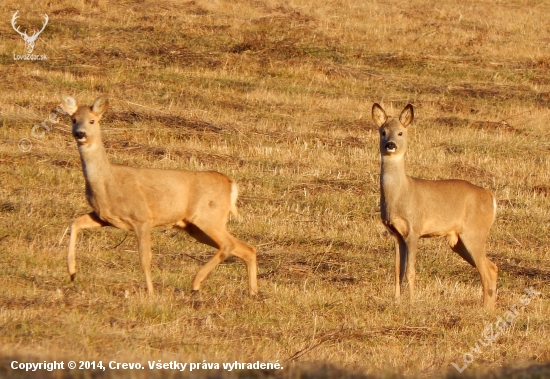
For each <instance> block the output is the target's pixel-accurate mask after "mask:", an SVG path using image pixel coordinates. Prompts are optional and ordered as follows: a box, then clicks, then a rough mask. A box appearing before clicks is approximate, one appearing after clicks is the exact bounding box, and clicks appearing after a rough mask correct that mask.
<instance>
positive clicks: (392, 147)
mask: <svg viewBox="0 0 550 379" xmlns="http://www.w3.org/2000/svg"><path fill="white" fill-rule="evenodd" d="M395 149H397V145H396V144H395V142H391V141H390V142H388V143H387V144H386V150H395Z"/></svg>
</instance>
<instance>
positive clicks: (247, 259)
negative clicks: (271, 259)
mask: <svg viewBox="0 0 550 379" xmlns="http://www.w3.org/2000/svg"><path fill="white" fill-rule="evenodd" d="M219 229H221V228H218V229H216V228H214V227H208V226H206V225H201V226H198V225H196V224H188V225H187V226H186V227H185V230H186V231H187V232H188V233H189V234H190V235H191V236H192V237H193V238H195V239H196V240H197V241H199V242H202V243H204V244H206V245H209V246H212V247H215V248H217V249H219V250H218V252H217V253H216V254H215V255H214V256H213V257H212V258H211V259H210V260H209V261H208V262H206V264H205V265H204V266H203V267H201V269H200V270H199V271H198V272H197V274H196V275H195V278H194V279H193V284H192V289H193V291H198V290H199V289H200V285H201V283H202V281H203V280H204V279H206V277H207V276H208V274H210V272H211V271H212V270H213V269H214V268H216V266H218V265H219V264H220V263H222V262H223V261H224V260H226V259H227V258H228V257H229V256H230V255H235V256H236V257H239V258H240V259H242V260H243V261H244V263H245V264H246V268H247V272H248V282H249V284H248V285H249V289H250V294H251V295H256V294H257V293H258V284H257V267H256V250H255V249H254V248H253V247H252V246H250V245H247V244H245V243H244V242H241V241H239V240H238V239H237V238H235V237H233V236H232V235H231V234H229V232H227V230H225V227H224V228H223V230H222V231H219Z"/></svg>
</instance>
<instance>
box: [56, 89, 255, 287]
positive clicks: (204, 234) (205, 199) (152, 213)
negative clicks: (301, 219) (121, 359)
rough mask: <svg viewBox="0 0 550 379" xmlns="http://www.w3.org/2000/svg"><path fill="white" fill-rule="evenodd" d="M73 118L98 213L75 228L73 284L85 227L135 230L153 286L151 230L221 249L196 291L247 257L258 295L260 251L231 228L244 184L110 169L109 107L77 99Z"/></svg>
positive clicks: (216, 176)
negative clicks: (220, 268)
mask: <svg viewBox="0 0 550 379" xmlns="http://www.w3.org/2000/svg"><path fill="white" fill-rule="evenodd" d="M63 107H64V108H65V111H67V113H68V114H69V115H70V116H71V119H72V123H73V126H72V134H73V136H74V138H75V140H76V142H77V144H78V151H79V153H80V160H81V163H82V171H83V172H84V178H85V180H86V198H87V200H88V203H89V204H90V205H91V207H92V208H93V212H90V213H88V214H86V215H84V216H80V217H78V218H76V219H75V220H74V221H73V222H72V224H71V234H70V241H69V252H68V255H67V268H68V271H69V275H70V277H71V281H72V280H74V278H75V275H76V261H75V244H76V236H77V234H78V231H79V230H80V229H86V228H97V227H103V226H114V227H115V228H119V229H122V230H133V231H134V232H135V233H136V237H137V240H138V251H139V258H140V262H141V267H142V269H143V271H144V273H145V279H146V281H147V290H148V292H149V294H153V282H152V280H151V235H150V230H151V228H154V227H157V226H173V227H179V228H181V229H184V230H185V231H186V232H187V233H189V234H190V235H191V236H192V237H193V238H195V239H196V240H197V241H199V242H202V243H204V244H206V245H209V246H212V247H214V248H217V249H219V250H218V252H217V253H216V254H215V255H214V257H213V258H212V259H210V260H209V261H208V262H207V263H206V264H205V265H204V266H203V267H202V268H201V269H200V270H199V271H198V272H197V274H196V276H195V278H194V280H193V284H192V290H193V293H194V294H198V291H199V289H200V285H201V282H202V281H203V280H204V279H205V278H206V276H207V275H208V274H209V273H210V272H211V271H212V270H213V269H214V268H215V267H216V266H217V265H218V264H219V263H221V262H222V261H224V260H225V259H226V258H227V257H229V256H230V255H235V256H237V257H239V258H241V259H242V260H243V261H244V263H245V264H246V268H247V271H248V285H249V290H250V294H251V295H256V294H257V293H258V286H257V278H256V273H257V267H256V250H255V248H254V247H252V246H250V245H247V244H245V243H244V242H241V241H239V240H238V239H237V238H235V237H233V236H232V235H231V234H230V233H229V232H228V231H227V229H226V224H227V219H228V217H229V213H230V212H231V213H232V214H233V215H235V216H236V215H237V208H236V202H237V195H238V190H237V184H236V183H235V182H233V181H232V180H231V179H229V178H228V177H227V176H225V175H223V174H220V173H218V172H215V171H182V170H163V169H151V168H135V167H128V166H122V165H119V164H114V163H110V162H109V160H108V158H107V153H106V152H105V148H104V146H103V142H102V140H101V131H100V126H99V121H100V120H101V117H102V116H103V114H104V112H105V110H106V109H107V107H108V102H107V99H105V98H102V97H100V98H98V99H97V100H96V101H95V102H94V104H93V106H91V107H88V106H80V107H78V106H77V104H76V100H75V99H73V98H72V97H66V98H65V99H64V100H63Z"/></svg>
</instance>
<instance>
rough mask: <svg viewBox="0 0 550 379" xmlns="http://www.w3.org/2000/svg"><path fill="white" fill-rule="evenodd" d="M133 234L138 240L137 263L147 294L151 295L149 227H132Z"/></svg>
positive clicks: (152, 290) (142, 225) (145, 225)
mask: <svg viewBox="0 0 550 379" xmlns="http://www.w3.org/2000/svg"><path fill="white" fill-rule="evenodd" d="M134 232H135V233H136V237H137V240H138V251H139V261H140V263H141V268H142V270H143V272H144V273H145V281H146V282H147V292H148V293H149V295H153V293H154V292H155V291H154V289H153V281H152V279H151V227H150V226H149V224H147V223H143V224H139V225H136V226H134Z"/></svg>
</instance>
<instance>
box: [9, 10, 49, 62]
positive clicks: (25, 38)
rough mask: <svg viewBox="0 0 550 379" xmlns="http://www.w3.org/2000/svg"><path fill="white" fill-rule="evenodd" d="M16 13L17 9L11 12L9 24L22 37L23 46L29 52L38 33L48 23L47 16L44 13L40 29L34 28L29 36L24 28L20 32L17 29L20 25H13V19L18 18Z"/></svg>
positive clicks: (17, 12)
mask: <svg viewBox="0 0 550 379" xmlns="http://www.w3.org/2000/svg"><path fill="white" fill-rule="evenodd" d="M18 14H19V11H16V12H15V13H14V14H13V17H12V18H11V26H12V27H13V29H14V30H15V31H16V32H17V33H19V34H20V35H21V37H23V41H25V48H26V49H27V53H28V54H31V53H32V51H33V50H34V43H35V42H36V40H37V39H38V36H39V35H40V33H42V31H44V29H45V28H46V25H48V20H49V18H48V15H47V14H44V25H42V29H40V31H37V30H35V31H34V32H33V34H32V35H30V36H29V35H27V31H26V30H25V31H24V32H20V31H19V28H20V27H19V26H18V27H15V21H16V20H17V19H18V18H19V16H18Z"/></svg>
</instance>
